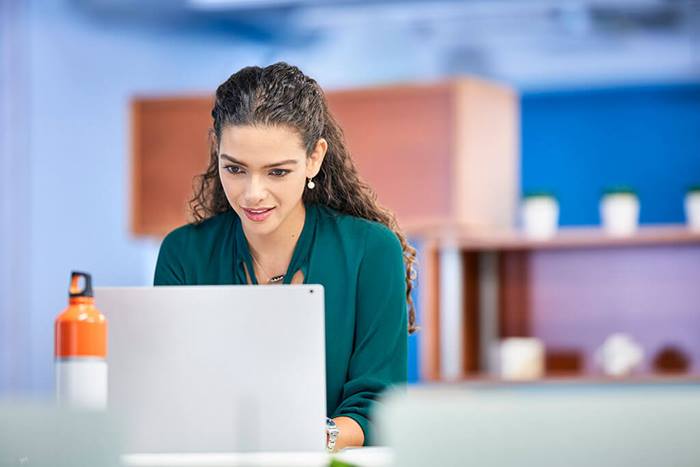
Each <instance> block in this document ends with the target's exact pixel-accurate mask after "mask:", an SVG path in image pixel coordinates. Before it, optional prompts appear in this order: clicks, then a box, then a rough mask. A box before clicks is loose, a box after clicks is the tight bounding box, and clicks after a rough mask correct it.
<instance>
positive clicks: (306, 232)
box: [233, 203, 318, 284]
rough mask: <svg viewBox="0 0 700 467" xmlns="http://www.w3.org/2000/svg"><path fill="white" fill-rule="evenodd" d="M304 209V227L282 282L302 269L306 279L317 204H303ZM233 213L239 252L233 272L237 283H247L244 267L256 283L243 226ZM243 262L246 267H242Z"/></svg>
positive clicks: (314, 233) (289, 282)
mask: <svg viewBox="0 0 700 467" xmlns="http://www.w3.org/2000/svg"><path fill="white" fill-rule="evenodd" d="M304 207H305V209H306V217H305V218H304V227H303V228H302V229H301V235H300V236H299V239H298V240H297V244H296V245H295V246H294V253H293V254H292V260H291V261H290V262H289V267H288V268H287V272H286V273H285V275H284V282H283V283H284V284H291V282H292V278H293V277H294V274H295V273H296V272H297V271H299V270H302V271H304V272H305V274H304V279H306V271H305V270H306V269H307V266H308V262H309V256H310V254H311V247H312V245H313V240H314V237H315V235H316V224H317V220H318V206H316V204H313V203H308V204H305V205H304ZM233 214H234V218H235V219H234V224H235V225H234V229H235V241H236V250H237V251H238V252H239V254H238V260H237V262H236V263H237V264H236V266H235V269H236V270H235V271H234V274H235V276H236V278H237V279H238V283H240V284H247V282H248V280H247V277H246V274H245V269H247V270H248V271H249V272H250V280H251V282H252V283H253V284H258V278H257V277H255V269H254V268H253V256H252V255H251V253H250V248H249V246H248V240H247V239H246V237H245V233H244V232H243V226H242V224H241V220H240V218H239V217H238V215H237V214H235V212H234V213H233ZM244 264H245V266H246V268H245V269H244V268H243V265H244Z"/></svg>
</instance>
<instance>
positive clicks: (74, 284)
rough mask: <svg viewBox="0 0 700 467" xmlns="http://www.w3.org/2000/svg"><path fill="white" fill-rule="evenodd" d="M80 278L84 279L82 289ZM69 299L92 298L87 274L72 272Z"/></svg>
mask: <svg viewBox="0 0 700 467" xmlns="http://www.w3.org/2000/svg"><path fill="white" fill-rule="evenodd" d="M80 278H83V279H84V282H83V287H82V289H81V287H80ZM68 296H69V297H70V298H77V297H92V296H93V293H92V277H91V276H90V274H88V273H87V272H80V271H72V272H71V273H70V289H69V294H68Z"/></svg>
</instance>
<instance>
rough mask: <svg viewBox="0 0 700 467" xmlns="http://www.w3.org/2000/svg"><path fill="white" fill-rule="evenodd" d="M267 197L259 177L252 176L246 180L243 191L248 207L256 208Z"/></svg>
mask: <svg viewBox="0 0 700 467" xmlns="http://www.w3.org/2000/svg"><path fill="white" fill-rule="evenodd" d="M266 196H267V190H266V188H265V184H264V183H263V181H262V179H261V177H258V176H256V175H253V176H252V177H250V179H249V180H248V183H247V184H246V190H245V201H246V204H247V205H248V206H250V207H253V206H256V205H258V204H259V203H261V202H262V201H263V200H265V197H266Z"/></svg>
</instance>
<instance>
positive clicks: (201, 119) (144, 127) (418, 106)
mask: <svg viewBox="0 0 700 467" xmlns="http://www.w3.org/2000/svg"><path fill="white" fill-rule="evenodd" d="M327 97H328V101H329V105H330V108H331V111H332V112H333V114H334V115H335V117H336V118H337V120H338V121H339V123H340V124H341V126H342V127H343V129H344V132H345V136H346V140H347V142H348V145H349V147H350V150H351V153H352V155H353V159H354V160H355V163H356V164H357V166H358V169H359V172H360V175H361V177H362V178H364V179H365V180H366V181H368V182H369V183H370V185H371V186H372V187H373V188H374V190H375V191H376V193H377V195H378V199H379V201H380V202H381V203H382V204H383V205H385V206H387V207H388V208H390V209H392V210H393V211H394V212H396V214H397V216H398V219H399V221H400V222H401V223H402V224H405V225H411V224H415V223H421V222H424V221H426V220H432V221H457V222H460V223H463V224H468V225H472V226H474V227H488V228H490V227H509V226H510V225H511V222H512V219H514V216H515V208H516V199H517V196H518V192H519V188H518V187H519V170H518V169H519V165H518V164H519V157H518V147H519V141H518V131H519V130H518V98H517V96H516V95H515V93H514V92H513V91H512V90H511V89H509V88H507V87H504V86H500V85H496V84H492V83H488V82H484V81H481V80H476V79H458V80H454V81H450V82H444V83H437V84H425V85H400V86H385V87H376V88H368V89H359V90H345V91H330V92H328V93H327ZM210 112H211V98H210V97H182V98H174V97H173V98H137V99H134V101H133V104H132V124H133V125H132V141H133V151H132V157H133V159H132V168H133V177H132V183H133V185H132V230H133V232H134V233H136V234H137V235H155V236H162V235H164V234H165V233H167V232H168V231H169V230H171V229H173V228H174V227H176V226H178V225H181V224H183V223H185V222H186V221H187V200H188V199H189V198H190V197H191V193H192V180H193V177H195V176H196V175H197V174H199V173H201V172H202V171H203V170H204V168H205V167H206V165H207V161H208V157H209V156H208V144H207V141H208V140H207V137H208V129H209V127H210V126H211V116H210Z"/></svg>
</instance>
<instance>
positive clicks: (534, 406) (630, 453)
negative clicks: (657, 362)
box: [377, 380, 700, 467]
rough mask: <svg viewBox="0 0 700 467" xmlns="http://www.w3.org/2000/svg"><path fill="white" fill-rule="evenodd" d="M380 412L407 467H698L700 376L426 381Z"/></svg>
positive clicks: (387, 437) (382, 427)
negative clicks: (640, 380) (635, 379)
mask: <svg viewBox="0 0 700 467" xmlns="http://www.w3.org/2000/svg"><path fill="white" fill-rule="evenodd" d="M377 416H378V425H379V437H380V442H382V443H383V444H386V445H388V446H390V447H391V448H393V452H394V453H395V465H401V466H406V467H412V466H415V467H418V466H425V465H440V466H445V467H449V466H464V465H474V466H479V467H506V466H538V467H550V466H551V467H554V466H557V467H559V466H567V467H577V466H580V467H590V466H596V467H625V466H630V467H658V466H665V465H668V466H671V465H673V466H675V467H685V466H687V467H691V466H695V467H696V466H698V465H700V442H698V436H700V381H697V380H696V381H695V382H688V383H685V382H677V383H669V382H649V383H622V382H620V383H581V382H552V383H534V384H522V385H498V384H457V385H432V386H431V385H428V386H423V387H414V388H411V389H409V390H408V391H407V392H405V393H399V392H394V393H392V394H391V395H389V396H388V397H387V399H386V405H384V404H383V405H382V406H381V407H380V409H379V413H378V414H377Z"/></svg>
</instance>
